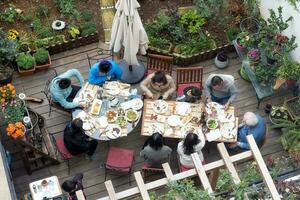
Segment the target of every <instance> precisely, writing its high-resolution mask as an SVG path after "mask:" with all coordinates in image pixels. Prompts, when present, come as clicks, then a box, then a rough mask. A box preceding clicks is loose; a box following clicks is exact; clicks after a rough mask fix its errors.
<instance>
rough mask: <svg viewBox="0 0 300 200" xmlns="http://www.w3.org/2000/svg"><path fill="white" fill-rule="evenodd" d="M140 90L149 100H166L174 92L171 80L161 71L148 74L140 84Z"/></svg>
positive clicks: (174, 87)
mask: <svg viewBox="0 0 300 200" xmlns="http://www.w3.org/2000/svg"><path fill="white" fill-rule="evenodd" d="M141 90H142V91H143V93H145V95H146V97H147V98H150V99H168V98H169V97H170V96H171V95H172V93H173V92H174V91H175V90H176V86H175V83H174V80H173V78H172V77H171V76H170V75H168V74H165V73H164V72H162V71H157V72H154V73H152V74H149V75H148V76H147V77H146V78H145V79H144V80H143V81H142V83H141Z"/></svg>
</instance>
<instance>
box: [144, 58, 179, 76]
mask: <svg viewBox="0 0 300 200" xmlns="http://www.w3.org/2000/svg"><path fill="white" fill-rule="evenodd" d="M173 60H174V58H173V57H170V56H162V55H157V54H150V53H149V54H148V57H147V71H152V72H155V71H163V72H165V73H167V74H169V75H172V67H173Z"/></svg>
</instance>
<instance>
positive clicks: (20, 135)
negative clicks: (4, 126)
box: [16, 129, 24, 137]
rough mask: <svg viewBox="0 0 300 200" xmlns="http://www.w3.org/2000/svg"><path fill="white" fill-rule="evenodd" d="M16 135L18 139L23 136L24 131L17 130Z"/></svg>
mask: <svg viewBox="0 0 300 200" xmlns="http://www.w3.org/2000/svg"><path fill="white" fill-rule="evenodd" d="M16 135H17V136H18V137H22V136H23V135H24V131H23V130H22V129H18V130H17V131H16Z"/></svg>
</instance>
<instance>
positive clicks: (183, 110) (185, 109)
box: [175, 102, 192, 116]
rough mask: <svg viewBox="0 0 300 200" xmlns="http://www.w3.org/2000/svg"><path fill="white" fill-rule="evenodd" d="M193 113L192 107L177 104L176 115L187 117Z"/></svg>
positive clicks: (186, 104) (183, 103) (185, 104)
mask: <svg viewBox="0 0 300 200" xmlns="http://www.w3.org/2000/svg"><path fill="white" fill-rule="evenodd" d="M191 111H192V109H191V105H190V104H188V103H185V102H182V103H176V111H175V113H176V114H178V115H181V116H186V115H188V114H189V113H190V112H191Z"/></svg>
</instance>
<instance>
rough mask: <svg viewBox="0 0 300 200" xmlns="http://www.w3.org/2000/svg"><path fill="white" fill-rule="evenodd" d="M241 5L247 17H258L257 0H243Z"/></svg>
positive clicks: (258, 4)
mask: <svg viewBox="0 0 300 200" xmlns="http://www.w3.org/2000/svg"><path fill="white" fill-rule="evenodd" d="M243 4H244V6H245V11H246V12H247V14H248V16H252V17H259V15H260V12H259V6H260V2H259V1H258V0H243Z"/></svg>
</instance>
